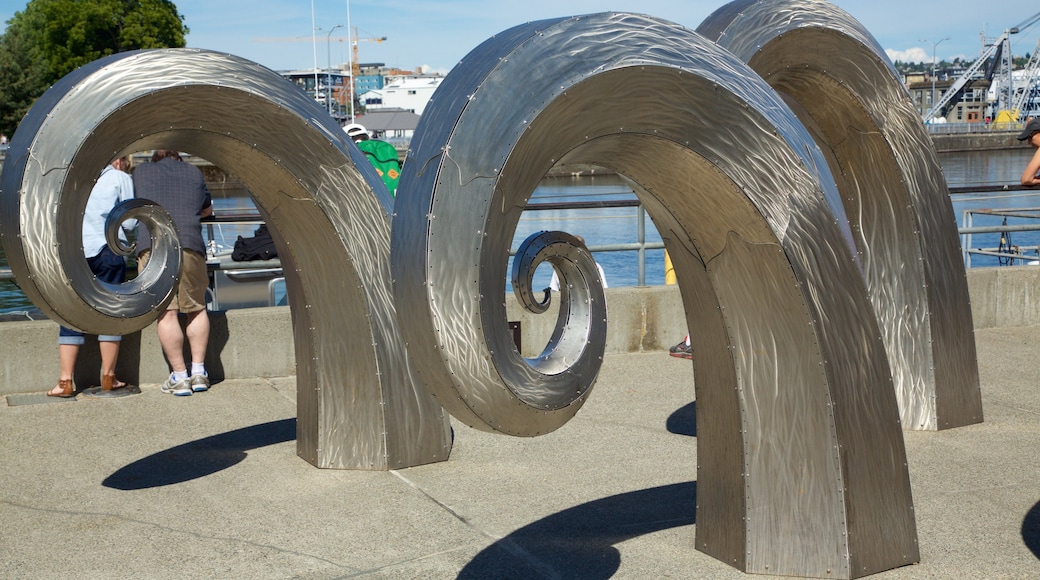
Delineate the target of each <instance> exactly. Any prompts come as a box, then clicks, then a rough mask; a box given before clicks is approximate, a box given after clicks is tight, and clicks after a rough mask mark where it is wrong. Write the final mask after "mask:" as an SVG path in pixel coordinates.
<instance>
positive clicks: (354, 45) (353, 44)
mask: <svg viewBox="0 0 1040 580" xmlns="http://www.w3.org/2000/svg"><path fill="white" fill-rule="evenodd" d="M385 40H386V37H385V36H379V37H373V38H358V32H357V26H355V27H354V37H353V38H348V37H346V36H333V37H330V38H327V39H326V38H321V37H317V36H292V37H285V38H254V39H253V42H312V43H313V42H319V41H327V42H349V43H350V51H351V54H352V55H353V59H352V63H351V71H350V72H351V75H352V78H353V77H357V76H360V74H361V70H360V66H359V65H358V43H359V42H384V41H385Z"/></svg>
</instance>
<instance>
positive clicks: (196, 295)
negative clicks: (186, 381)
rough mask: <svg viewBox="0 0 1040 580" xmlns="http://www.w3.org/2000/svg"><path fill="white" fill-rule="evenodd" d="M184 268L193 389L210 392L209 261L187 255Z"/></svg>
mask: <svg viewBox="0 0 1040 580" xmlns="http://www.w3.org/2000/svg"><path fill="white" fill-rule="evenodd" d="M183 256H184V260H183V264H184V268H183V270H182V276H181V282H182V286H181V303H180V307H181V311H182V312H185V313H186V314H187V317H188V324H187V326H186V328H185V333H186V334H187V337H188V348H189V349H190V351H191V368H190V370H189V372H188V374H189V375H191V387H192V391H193V392H196V393H198V392H201V391H205V390H208V389H209V385H210V383H209V374H208V373H207V372H206V364H205V363H206V350H207V348H208V347H209V332H210V323H209V312H208V311H207V310H206V289H207V288H208V287H209V272H208V271H207V268H206V258H205V256H203V255H201V254H197V253H195V252H191V251H185V252H184V254H183Z"/></svg>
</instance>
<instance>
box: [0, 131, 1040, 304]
mask: <svg viewBox="0 0 1040 580" xmlns="http://www.w3.org/2000/svg"><path fill="white" fill-rule="evenodd" d="M1032 151H1033V150H1032V149H1031V148H1028V147H1022V148H1019V149H1010V150H999V151H965V152H955V153H944V154H941V155H940V160H941V162H942V165H943V171H944V172H945V174H946V180H947V183H948V185H949V186H950V188H951V189H954V188H956V189H962V188H967V191H968V193H958V194H955V195H952V196H951V201H952V202H953V208H954V214H955V217H956V219H957V223H958V225H963V224H964V220H965V212H966V211H968V210H980V209H997V210H1007V209H1024V208H1040V191H1017V192H990V193H978V192H971V188H972V187H978V188H980V189H987V188H991V187H992V186H1002V185H1014V184H1017V183H1018V181H1019V176H1020V175H1021V173H1022V169H1023V168H1024V167H1025V164H1026V163H1027V161H1028V160H1029V157H1030V155H1031V154H1032ZM213 193H214V210H215V212H216V213H217V214H218V215H219V214H221V213H225V214H226V213H242V212H245V211H251V210H252V209H253V205H252V202H251V201H250V199H249V197H248V194H246V193H245V192H244V191H243V190H241V189H234V188H232V189H216V188H215V189H214V191H213ZM633 199H635V195H634V194H633V193H632V190H631V189H630V188H629V187H628V186H627V185H626V184H625V182H624V181H623V180H622V179H620V178H619V177H617V176H613V175H596V176H581V177H556V178H547V179H546V180H545V181H543V182H542V184H541V185H540V186H539V187H538V188H537V189H536V190H535V192H534V193H533V194H532V197H531V200H530V203H531V204H540V203H557V202H574V201H620V200H633ZM638 216H639V213H638V209H637V208H635V207H620V208H596V209H553V210H545V211H526V212H524V214H523V216H522V217H521V219H520V223H519V224H518V225H517V231H516V233H515V235H514V240H513V244H512V248H511V249H512V250H515V249H516V248H517V246H519V244H520V242H522V241H523V240H524V239H525V238H526V237H527V236H528V235H530V234H532V233H534V232H537V231H541V230H561V231H565V232H568V233H571V234H574V235H579V236H582V237H583V238H585V243H586V244H587V245H588V246H589V247H591V248H593V249H595V248H596V247H597V246H609V245H616V244H632V243H636V242H637V241H638V236H639V230H640V228H639V217H638ZM972 218H973V220H972V221H973V224H972V225H974V226H987V225H1000V224H1001V223H1004V220H1005V219H1006V223H1007V224H1008V225H1014V224H1022V223H1028V221H1029V220H1027V219H1025V218H1014V217H1011V218H1003V217H1000V216H985V215H978V214H974V215H973V216H972ZM643 220H644V241H645V242H646V243H647V244H650V245H653V244H659V243H660V242H661V238H660V235H659V234H658V233H657V230H656V228H654V225H653V222H652V221H651V220H650V218H649V217H648V216H645V215H644V217H643ZM1033 221H1035V222H1036V223H1037V225H1038V226H1040V220H1033ZM255 227H256V225H255V224H242V225H233V224H214V225H212V226H208V227H207V232H208V233H211V235H212V242H211V247H212V248H213V249H214V250H216V251H230V250H231V248H232V247H233V245H234V242H235V240H236V239H237V237H238V236H239V235H242V236H249V235H251V234H252V231H253V229H254V228H255ZM1004 236H1005V237H1004V242H1005V244H1007V245H1015V246H1020V247H1035V246H1038V245H1040V231H1036V232H1014V233H1010V234H1005V235H1004ZM1000 242H1001V234H999V233H993V234H975V235H974V236H973V237H972V239H971V247H973V248H995V247H997V246H998V245H999V244H1000ZM925 243H927V240H926V241H925ZM594 256H595V259H596V261H597V262H598V263H599V264H600V265H601V266H602V267H603V270H604V273H605V275H606V278H607V283H608V285H609V286H610V287H621V286H635V285H637V284H638V283H639V277H638V276H639V270H638V260H639V254H638V252H637V251H635V250H626V251H611V252H605V251H604V252H594ZM1038 259H1040V256H1038ZM1000 263H1001V261H1000V260H999V259H998V258H995V257H989V256H973V257H972V260H971V266H972V267H985V266H997V265H1000ZM1018 263H1022V262H1018ZM6 267H7V262H6V259H5V258H4V256H3V253H2V248H0V268H6ZM551 273H552V270H551V267H550V266H549V265H548V264H543V265H542V266H541V267H540V268H539V269H538V271H537V272H536V274H535V287H536V288H539V287H545V286H548V285H549V278H550V276H551ZM644 280H645V283H646V284H647V285H659V284H663V283H664V251H663V250H661V249H649V250H646V252H645V279H644ZM27 308H31V304H30V303H29V301H28V300H27V299H26V298H25V296H24V295H23V294H22V293H21V291H20V290H19V289H18V287H17V286H16V285H15V284H14V283H13V282H10V281H4V280H0V313H2V312H11V311H18V310H25V309H27Z"/></svg>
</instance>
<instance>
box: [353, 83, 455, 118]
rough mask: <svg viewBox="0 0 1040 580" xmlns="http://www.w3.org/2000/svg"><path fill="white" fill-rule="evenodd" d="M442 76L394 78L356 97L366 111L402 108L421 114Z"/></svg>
mask: <svg viewBox="0 0 1040 580" xmlns="http://www.w3.org/2000/svg"><path fill="white" fill-rule="evenodd" d="M442 80H444V77H441V76H413V77H409V78H404V79H400V80H395V81H393V82H392V83H389V84H387V85H386V86H384V87H383V88H382V90H378V91H368V92H366V93H363V94H361V95H360V96H359V97H358V99H359V101H360V102H361V105H362V106H364V107H365V109H366V111H374V110H378V109H403V110H405V111H410V112H412V113H415V114H416V115H422V113H423V110H424V109H425V108H426V104H427V103H428V102H429V101H430V97H432V96H433V92H434V91H435V90H437V87H438V86H440V84H441V81H442Z"/></svg>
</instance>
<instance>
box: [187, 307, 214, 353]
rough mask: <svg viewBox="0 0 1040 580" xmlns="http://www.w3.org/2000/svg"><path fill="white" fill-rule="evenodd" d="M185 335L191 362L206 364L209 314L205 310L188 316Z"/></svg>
mask: <svg viewBox="0 0 1040 580" xmlns="http://www.w3.org/2000/svg"><path fill="white" fill-rule="evenodd" d="M187 334H188V346H189V347H190V348H191V362H193V363H202V362H206V349H207V348H208V347H209V314H208V313H207V312H206V310H205V309H202V310H199V311H198V312H191V313H189V314H188V327H187Z"/></svg>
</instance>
